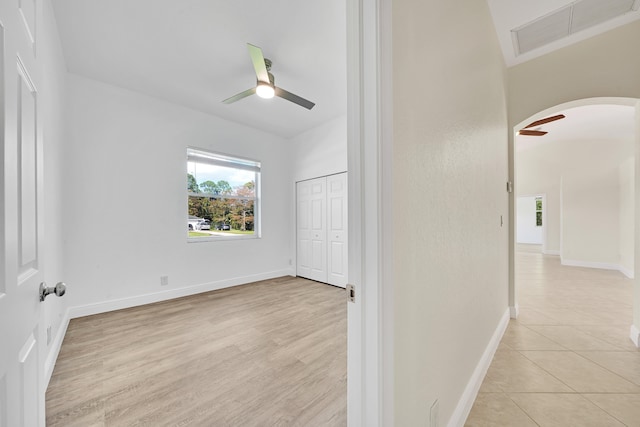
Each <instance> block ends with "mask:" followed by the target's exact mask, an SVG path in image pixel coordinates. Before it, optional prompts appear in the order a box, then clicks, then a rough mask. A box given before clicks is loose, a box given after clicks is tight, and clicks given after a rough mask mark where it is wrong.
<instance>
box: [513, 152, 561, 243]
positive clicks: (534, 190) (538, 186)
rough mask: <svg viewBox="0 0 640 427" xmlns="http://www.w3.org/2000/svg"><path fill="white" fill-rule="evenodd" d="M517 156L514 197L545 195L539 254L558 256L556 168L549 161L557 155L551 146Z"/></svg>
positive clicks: (558, 181) (558, 222) (558, 192)
mask: <svg viewBox="0 0 640 427" xmlns="http://www.w3.org/2000/svg"><path fill="white" fill-rule="evenodd" d="M517 155H518V157H517V167H516V172H517V178H516V183H517V186H516V191H517V195H516V196H518V197H519V196H520V195H527V194H544V195H545V206H544V207H543V211H544V218H543V221H544V224H543V225H544V227H543V230H542V232H543V233H544V236H543V241H544V247H543V252H544V253H547V254H553V255H560V169H559V168H558V167H556V166H555V165H554V164H553V163H552V162H550V160H551V159H555V158H556V157H557V155H558V153H557V152H554V151H553V147H540V149H537V150H529V151H525V152H520V153H517ZM516 214H517V215H518V216H519V215H520V213H519V211H516ZM519 224H520V223H519V222H518V225H519Z"/></svg>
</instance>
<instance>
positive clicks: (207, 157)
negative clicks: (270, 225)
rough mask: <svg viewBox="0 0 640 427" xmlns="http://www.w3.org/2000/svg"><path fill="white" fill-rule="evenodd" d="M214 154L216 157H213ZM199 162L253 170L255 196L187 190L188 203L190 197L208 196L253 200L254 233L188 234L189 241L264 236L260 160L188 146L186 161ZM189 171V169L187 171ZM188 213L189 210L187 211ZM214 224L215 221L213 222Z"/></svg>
mask: <svg viewBox="0 0 640 427" xmlns="http://www.w3.org/2000/svg"><path fill="white" fill-rule="evenodd" d="M212 156H214V157H215V158H212ZM189 162H197V163H204V164H209V165H215V166H223V167H228V168H235V169H241V170H248V171H253V172H255V173H256V176H255V185H256V187H255V196H254V197H244V196H236V195H227V194H212V193H192V192H189V191H187V203H188V200H189V197H208V198H214V199H234V200H252V201H253V202H254V205H253V215H254V223H253V234H229V235H226V236H212V237H203V236H200V237H189V235H188V234H187V243H202V242H224V241H238V240H254V239H260V238H262V226H261V224H262V209H261V197H260V194H261V174H262V172H261V165H262V163H261V162H260V161H259V160H253V159H248V158H246V157H241V156H235V155H230V154H225V153H219V152H214V151H207V150H204V149H201V148H195V147H191V146H189V147H187V158H186V163H189ZM187 173H188V171H187ZM187 215H188V212H187ZM212 224H213V223H212Z"/></svg>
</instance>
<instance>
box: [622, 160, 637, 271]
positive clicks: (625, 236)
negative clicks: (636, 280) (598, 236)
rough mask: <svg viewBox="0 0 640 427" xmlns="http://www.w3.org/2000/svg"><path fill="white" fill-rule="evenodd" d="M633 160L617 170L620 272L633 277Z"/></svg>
mask: <svg viewBox="0 0 640 427" xmlns="http://www.w3.org/2000/svg"><path fill="white" fill-rule="evenodd" d="M634 163H635V159H634V158H633V157H630V158H628V159H627V160H625V161H624V162H623V163H622V164H621V165H620V168H619V191H620V207H619V213H620V270H621V271H622V272H623V273H624V274H625V275H627V276H628V277H634V265H633V262H634V253H635V252H634V250H635V247H634V245H635V242H634V238H633V236H634V232H635V224H634V221H635V203H634V200H635V199H634V197H635V185H634V180H635V167H634Z"/></svg>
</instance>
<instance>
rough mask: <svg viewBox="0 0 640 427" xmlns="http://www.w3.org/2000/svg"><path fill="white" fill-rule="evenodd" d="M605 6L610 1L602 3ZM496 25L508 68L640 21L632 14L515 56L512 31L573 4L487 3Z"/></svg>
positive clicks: (541, 0) (550, 0) (551, 0)
mask: <svg viewBox="0 0 640 427" xmlns="http://www.w3.org/2000/svg"><path fill="white" fill-rule="evenodd" d="M600 1H602V2H603V3H604V2H606V1H607V0H600ZM487 3H488V4H489V9H490V10H491V15H492V17H493V23H494V26H495V28H496V33H497V35H498V40H499V41H500V47H501V48H502V52H503V54H504V59H505V63H506V64H507V66H508V67H511V66H513V65H516V64H520V63H522V62H525V61H528V60H530V59H533V58H536V57H538V56H541V55H544V54H547V53H549V52H552V51H554V50H557V49H560V48H562V47H565V46H569V45H571V44H573V43H576V42H578V41H581V40H585V39H587V38H589V37H593V36H595V35H597V34H601V33H604V32H606V31H609V30H611V29H613V28H616V27H619V26H621V25H624V24H628V23H629V22H632V21H635V20H637V19H640V11H634V12H629V13H627V14H625V15H622V16H619V17H617V18H614V19H611V20H609V21H607V22H604V23H602V24H600V25H597V26H595V27H592V28H589V29H586V30H583V31H581V32H578V33H575V34H573V35H571V36H569V37H566V38H564V39H562V40H558V41H556V42H554V43H551V44H549V45H547V46H543V47H541V48H539V49H535V50H533V51H531V52H528V53H525V54H522V55H519V56H516V55H515V50H514V46H513V40H512V38H511V30H513V29H515V28H518V27H521V26H522V25H524V24H527V23H529V22H531V21H533V20H535V19H538V18H540V17H542V16H545V15H547V14H549V13H551V12H554V11H556V10H558V9H560V8H561V7H564V6H567V5H569V4H571V3H576V2H575V1H571V0H535V1H531V0H487Z"/></svg>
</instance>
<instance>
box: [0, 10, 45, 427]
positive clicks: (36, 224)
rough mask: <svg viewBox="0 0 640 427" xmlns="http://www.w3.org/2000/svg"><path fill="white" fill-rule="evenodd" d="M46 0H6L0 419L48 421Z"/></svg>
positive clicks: (1, 41) (0, 22)
mask: <svg viewBox="0 0 640 427" xmlns="http://www.w3.org/2000/svg"><path fill="white" fill-rule="evenodd" d="M41 22H42V2H41V1H39V0H11V1H0V81H1V82H2V84H1V85H0V135H1V137H2V150H1V151H0V158H1V161H0V173H1V175H2V180H1V183H0V200H1V204H0V206H1V208H0V218H1V221H0V234H1V236H2V237H1V240H2V246H1V248H0V272H1V273H0V274H2V279H1V280H0V426H2V427H8V426H11V427H14V426H28V427H31V426H44V391H45V390H44V384H43V372H42V363H41V356H42V354H41V353H43V352H44V349H45V347H44V346H41V344H40V343H41V335H42V333H41V330H40V315H41V308H40V306H41V304H40V301H39V297H38V288H39V285H40V283H41V282H42V279H43V274H42V266H43V259H42V254H43V239H42V236H43V234H42V233H43V226H42V225H43V193H42V188H43V185H42V184H43V182H42V160H43V157H42V154H43V149H42V143H43V140H42V131H41V128H42V127H41V115H40V112H41V105H40V104H41V103H40V92H39V90H38V89H39V86H40V82H41V81H40V79H41V69H40V68H41V65H40V63H41V57H42V49H41V47H42V46H41V43H39V40H38V36H39V34H41V33H42V32H41V28H40V25H41Z"/></svg>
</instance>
